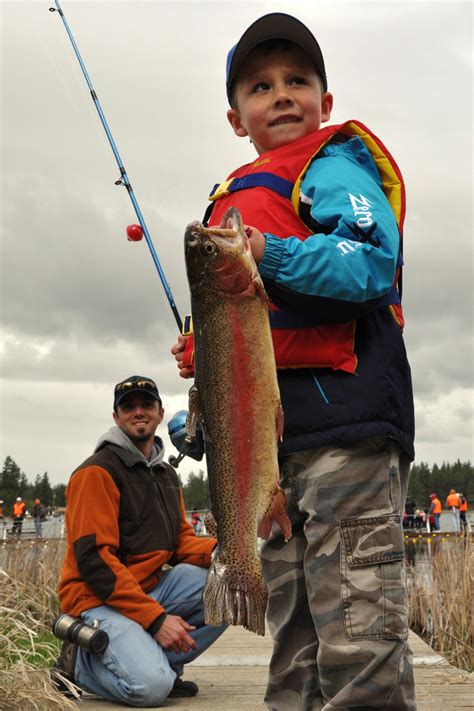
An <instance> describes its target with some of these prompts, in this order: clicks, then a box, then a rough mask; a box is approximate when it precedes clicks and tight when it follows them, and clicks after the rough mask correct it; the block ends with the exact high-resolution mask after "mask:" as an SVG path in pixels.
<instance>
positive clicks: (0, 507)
mask: <svg viewBox="0 0 474 711" xmlns="http://www.w3.org/2000/svg"><path fill="white" fill-rule="evenodd" d="M4 520H5V515H4V513H3V499H0V521H4Z"/></svg>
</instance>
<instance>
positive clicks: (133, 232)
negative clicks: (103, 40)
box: [49, 0, 183, 332]
mask: <svg viewBox="0 0 474 711" xmlns="http://www.w3.org/2000/svg"><path fill="white" fill-rule="evenodd" d="M54 2H55V5H56V7H50V8H49V11H50V12H59V14H60V16H61V19H62V21H63V24H64V27H65V28H66V32H67V34H68V37H69V39H70V40H71V44H72V47H73V49H74V52H75V55H76V57H77V61H78V62H79V64H80V67H81V69H82V73H83V75H84V78H85V80H86V82H87V86H88V87H89V91H90V93H91V96H92V100H93V102H94V106H95V108H96V109H97V113H98V114H99V118H100V120H101V122H102V126H103V127H104V130H105V133H106V135H107V138H108V139H109V143H110V147H111V148H112V152H113V154H114V156H115V160H116V161H117V165H118V167H119V170H120V178H119V179H118V180H116V181H115V185H123V186H124V187H126V188H127V192H128V194H129V196H130V200H131V201H132V205H133V208H134V210H135V213H136V215H137V218H138V221H139V223H140V225H129V226H128V227H127V235H128V239H129V240H130V241H132V242H138V241H140V240H141V238H142V236H143V235H145V239H146V243H147V245H148V248H149V250H150V254H151V256H152V259H153V261H154V263H155V267H156V270H157V272H158V275H159V277H160V280H161V283H162V285H163V289H164V290H165V294H166V298H167V299H168V302H169V305H170V307H171V311H172V312H173V316H174V318H175V320H176V323H177V324H178V328H179V331H180V332H181V331H182V327H183V322H182V320H181V316H180V315H179V312H178V309H177V308H176V304H175V301H174V298H173V294H172V293H171V289H170V286H169V284H168V282H167V280H166V277H165V274H164V272H163V269H162V267H161V264H160V260H159V259H158V255H157V254H156V251H155V247H154V246H153V242H152V239H151V237H150V233H149V232H148V228H147V226H146V224H145V220H144V219H143V215H142V213H141V210H140V207H139V206H138V202H137V199H136V197H135V194H134V192H133V190H132V186H131V184H130V180H129V179H128V175H127V172H126V170H125V167H124V165H123V162H122V159H121V158H120V154H119V152H118V150H117V146H116V145H115V141H114V139H113V137H112V134H111V132H110V128H109V126H108V124H107V120H106V118H105V115H104V112H103V111H102V107H101V105H100V102H99V99H98V97H97V94H96V92H95V90H94V87H93V86H92V82H91V80H90V78H89V75H88V73H87V69H86V67H85V64H84V62H83V60H82V57H81V55H80V52H79V49H78V47H77V44H76V42H75V40H74V37H73V35H72V32H71V29H70V27H69V25H68V23H67V20H66V18H65V16H64V12H63V11H62V9H61V5H60V4H59V1H58V0H54Z"/></svg>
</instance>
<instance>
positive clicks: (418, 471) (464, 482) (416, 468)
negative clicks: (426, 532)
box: [408, 459, 474, 509]
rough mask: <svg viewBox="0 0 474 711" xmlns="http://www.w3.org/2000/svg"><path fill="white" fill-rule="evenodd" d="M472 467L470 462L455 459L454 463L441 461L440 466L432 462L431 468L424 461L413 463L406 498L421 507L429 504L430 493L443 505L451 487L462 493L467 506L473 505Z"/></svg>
mask: <svg viewBox="0 0 474 711" xmlns="http://www.w3.org/2000/svg"><path fill="white" fill-rule="evenodd" d="M473 474H474V467H473V466H472V464H471V462H461V460H459V459H458V460H457V462H455V463H454V464H446V463H444V462H443V464H442V465H441V466H438V465H437V464H434V465H433V466H432V467H431V468H430V467H429V466H428V464H426V463H425V462H421V464H413V465H412V467H411V469H410V483H409V485H408V498H410V499H412V500H413V501H414V502H415V504H416V505H417V506H418V507H419V508H422V509H425V508H427V507H428V506H429V503H430V494H437V496H438V499H439V500H440V501H441V504H442V505H443V506H445V503H446V497H447V495H448V494H449V492H450V490H451V489H454V490H455V491H456V492H458V493H462V494H464V496H465V497H466V499H467V501H468V504H469V506H470V507H471V508H472V506H473V505H474V476H473Z"/></svg>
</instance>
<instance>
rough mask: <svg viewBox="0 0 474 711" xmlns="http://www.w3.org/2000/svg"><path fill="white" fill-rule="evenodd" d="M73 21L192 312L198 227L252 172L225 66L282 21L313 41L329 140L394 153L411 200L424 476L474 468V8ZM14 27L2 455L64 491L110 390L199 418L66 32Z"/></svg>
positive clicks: (8, 69)
mask: <svg viewBox="0 0 474 711" xmlns="http://www.w3.org/2000/svg"><path fill="white" fill-rule="evenodd" d="M65 4H66V3H65ZM63 10H64V12H65V13H66V17H67V19H68V21H69V23H70V25H71V28H72V30H73V33H74V36H75V38H76V41H77V43H78V46H79V48H80V50H81V54H82V56H83V59H84V61H85V63H86V66H87V69H88V71H89V72H90V76H91V78H92V83H93V86H94V88H95V90H96V92H97V95H98V97H99V100H100V102H101V106H102V109H103V111H104V114H105V116H106V118H107V120H108V122H109V125H110V129H111V131H112V135H113V137H114V140H115V141H116V142H117V146H118V149H119V153H120V157H121V159H122V161H123V162H124V164H125V167H126V170H127V172H128V175H129V178H130V180H131V183H132V186H133V189H134V192H135V196H136V198H137V200H138V203H139V206H140V209H141V211H142V213H143V216H144V218H145V221H146V223H147V225H148V228H149V231H150V234H151V236H152V240H153V243H154V246H155V249H156V251H157V254H158V257H159V259H160V262H161V265H162V267H163V269H164V272H165V274H166V277H167V279H168V281H169V283H170V286H171V288H172V292H173V295H174V298H175V301H176V304H177V306H178V309H179V311H180V312H181V314H182V315H184V314H185V313H187V312H188V310H189V294H188V287H187V282H186V275H185V268H184V259H183V235H184V230H185V227H186V225H187V224H188V223H189V222H191V221H192V220H195V219H200V218H201V217H202V215H203V213H204V209H205V207H206V204H207V200H206V196H207V194H208V192H209V190H210V188H211V187H212V185H213V184H214V183H216V182H220V181H222V180H223V179H225V177H226V176H227V175H228V173H230V172H231V171H232V170H233V169H234V168H235V167H236V166H238V165H240V164H243V163H246V162H249V161H250V160H252V159H253V157H254V153H253V148H252V146H250V144H249V143H248V141H246V140H237V139H236V138H235V136H234V135H233V133H232V131H231V129H230V127H229V126H228V124H227V120H226V111H227V104H226V98H225V92H224V60H225V56H226V53H227V51H228V50H229V48H230V47H231V46H232V45H233V44H234V43H235V42H236V40H237V39H238V37H239V35H240V34H241V32H243V31H244V30H245V28H246V27H247V26H248V25H249V24H250V23H251V22H252V21H253V20H254V19H255V18H256V17H257V16H258V15H259V14H263V13H264V12H266V11H274V10H281V11H283V12H289V13H290V14H294V15H296V16H298V17H300V18H301V20H302V21H303V22H305V23H307V24H308V26H309V27H311V28H312V29H313V30H314V31H315V34H316V36H317V37H318V39H319V41H320V43H321V46H322V48H323V52H324V55H325V59H326V65H327V70H328V76H329V85H330V88H331V90H332V91H333V92H334V94H335V108H334V112H333V116H332V122H333V123H338V122H342V121H344V120H346V119H348V118H357V119H359V120H361V121H363V123H365V124H366V125H368V126H369V127H370V128H371V129H372V130H373V131H374V132H375V133H376V134H377V135H380V137H381V139H382V140H383V141H384V143H385V144H386V145H387V147H388V149H389V150H390V151H391V152H392V153H393V155H394V156H395V157H396V160H397V162H398V163H399V165H400V167H401V169H402V172H403V174H404V177H405V181H406V185H407V198H408V199H407V219H406V225H405V243H404V257H405V263H406V266H405V270H404V305H405V311H406V318H407V325H406V330H405V339H406V344H407V349H408V353H409V358H410V361H411V365H412V372H413V380H414V385H415V393H416V409H417V422H418V424H417V452H418V454H417V458H418V459H420V458H421V459H423V460H424V461H428V462H430V463H432V462H434V461H442V460H450V459H451V460H452V459H454V458H457V457H461V459H469V458H472V440H473V438H472V428H471V425H470V424H469V421H470V419H469V418H470V414H471V413H472V402H473V394H474V393H473V383H472V316H473V312H472V281H473V279H472V276H473V275H472V263H473V260H472V257H473V254H472V200H471V194H472V129H471V126H472V107H471V97H472V64H471V36H470V27H471V19H472V18H471V14H472V9H471V6H470V5H469V3H459V2H450V3H447V2H446V3H443V2H378V3H373V2H345V3H337V2H336V3H324V4H323V5H321V4H315V3H313V2H309V1H308V2H302V1H301V2H300V1H298V0H295V1H294V2H291V3H289V2H277V3H273V4H272V6H271V7H269V6H268V3H257V5H256V4H255V3H251V2H242V3H238V4H237V5H236V4H235V3H230V2H221V3H215V2H199V3H195V2H191V1H186V2H180V3H168V2H158V1H156V2H155V1H151V2H141V3H129V2H93V3H76V2H68V3H67V6H66V7H64V8H63ZM2 14H3V25H2V29H1V45H2V60H3V61H2V65H1V70H2V105H1V109H2V119H3V123H2V175H1V180H2V184H1V198H2V214H1V224H2V252H1V264H0V269H1V292H0V295H1V313H0V317H1V318H0V322H1V328H2V335H3V346H2V350H1V357H2V371H1V387H2V391H1V394H2V424H1V427H0V431H1V435H2V436H1V442H0V457H3V458H4V457H5V456H7V455H11V456H13V457H14V459H15V460H17V461H18V463H19V465H20V466H21V467H22V468H23V469H24V470H25V471H26V473H27V475H28V476H29V477H30V478H32V477H33V476H34V474H35V473H37V472H42V471H44V470H48V471H49V473H50V475H51V477H52V479H53V481H55V482H58V481H65V477H66V472H70V471H71V470H72V468H74V467H75V466H77V464H79V462H80V461H81V459H83V458H84V457H85V456H87V454H89V453H90V451H91V448H92V447H93V445H94V443H95V441H96V440H97V438H98V437H99V435H100V434H101V433H102V432H103V431H104V430H105V429H107V428H108V427H109V425H110V399H111V398H110V393H111V388H112V386H113V384H114V383H115V382H118V381H119V380H121V379H122V378H123V377H126V376H127V375H130V374H131V373H135V372H138V373H143V374H147V375H150V376H151V377H155V378H156V379H157V381H158V382H159V383H160V390H161V391H162V393H163V396H164V401H165V405H166V407H167V408H168V411H169V412H170V413H171V410H172V409H173V408H174V407H176V409H181V408H182V407H186V393H187V388H188V384H187V383H185V382H184V381H182V380H180V379H179V378H178V377H177V371H176V367H175V363H174V360H173V358H172V357H171V356H170V354H169V348H170V346H171V344H172V343H173V342H174V340H175V338H176V333H177V328H176V325H175V323H174V320H173V317H172V315H171V311H170V309H169V305H168V303H167V300H166V298H165V296H164V293H163V289H162V287H161V284H160V281H159V278H158V274H157V271H156V269H155V266H154V264H153V261H152V259H151V256H150V254H149V251H148V248H147V246H146V243H145V241H142V242H140V243H136V244H133V243H130V242H127V239H126V236H125V228H126V226H127V225H128V224H130V223H133V222H137V217H136V215H135V213H134V210H133V206H132V204H131V201H130V200H129V198H128V195H127V192H126V190H125V189H124V188H123V187H117V186H115V185H114V182H115V180H117V178H118V176H119V170H118V166H117V164H116V162H115V160H114V156H113V154H112V151H111V148H110V145H109V143H108V141H107V138H106V135H105V132H104V130H103V128H102V126H101V124H100V120H99V117H98V115H97V112H96V110H95V108H94V105H93V102H92V101H91V97H90V94H89V91H88V88H87V85H86V83H85V81H84V77H83V76H82V74H81V71H80V68H79V66H78V63H77V60H76V59H75V57H74V55H73V52H72V48H71V45H70V42H69V40H68V38H67V36H66V33H65V31H64V27H63V25H62V22H61V19H60V17H59V15H58V14H57V13H49V12H48V10H47V6H45V5H44V3H43V2H31V3H28V2H22V3H14V2H6V3H3V5H2ZM117 38H119V39H120V41H117ZM178 405H179V406H178ZM195 464H196V463H193V462H190V463H189V465H188V464H186V465H185V468H186V467H192V468H194V469H195V470H197V468H199V466H200V465H199V464H196V466H195Z"/></svg>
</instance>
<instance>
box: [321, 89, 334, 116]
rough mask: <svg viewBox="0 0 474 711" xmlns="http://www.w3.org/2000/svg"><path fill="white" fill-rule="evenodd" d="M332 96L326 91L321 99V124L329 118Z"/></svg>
mask: <svg viewBox="0 0 474 711" xmlns="http://www.w3.org/2000/svg"><path fill="white" fill-rule="evenodd" d="M332 104H333V95H332V94H331V92H330V91H326V92H325V93H324V94H323V95H322V97H321V122H322V123H324V122H325V121H329V119H330V118H331V111H332Z"/></svg>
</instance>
